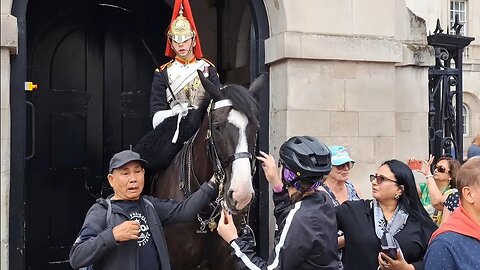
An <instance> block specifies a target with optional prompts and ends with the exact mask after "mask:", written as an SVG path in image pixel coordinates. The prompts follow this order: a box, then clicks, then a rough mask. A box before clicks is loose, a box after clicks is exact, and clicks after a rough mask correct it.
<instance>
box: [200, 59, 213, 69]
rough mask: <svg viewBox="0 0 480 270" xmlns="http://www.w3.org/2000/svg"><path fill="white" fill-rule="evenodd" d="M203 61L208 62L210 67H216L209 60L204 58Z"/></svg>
mask: <svg viewBox="0 0 480 270" xmlns="http://www.w3.org/2000/svg"><path fill="white" fill-rule="evenodd" d="M202 60H203V61H205V62H207V63H208V64H210V66H212V67H215V65H214V64H213V63H212V62H210V61H209V60H207V59H206V58H202Z"/></svg>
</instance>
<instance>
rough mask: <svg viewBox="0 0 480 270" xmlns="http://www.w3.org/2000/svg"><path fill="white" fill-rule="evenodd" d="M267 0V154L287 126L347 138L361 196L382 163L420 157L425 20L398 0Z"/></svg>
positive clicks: (331, 140)
mask: <svg viewBox="0 0 480 270" xmlns="http://www.w3.org/2000/svg"><path fill="white" fill-rule="evenodd" d="M265 2H266V5H267V9H268V14H269V17H270V22H271V31H272V35H271V37H270V38H269V39H268V40H267V41H266V44H265V46H266V61H267V63H268V64H270V67H271V68H270V76H271V78H270V79H271V80H270V102H271V104H270V107H271V111H270V116H271V118H270V132H271V144H270V145H271V149H270V151H271V153H273V154H274V155H278V147H279V146H280V145H281V143H282V142H283V141H285V140H286V139H287V138H288V137H291V136H294V135H312V136H315V137H317V138H319V139H320V140H322V141H324V142H325V143H327V144H329V145H333V144H341V145H345V146H347V148H348V149H349V151H350V153H351V156H352V158H354V159H355V160H356V161H357V162H356V165H355V168H354V169H353V170H352V171H351V176H352V177H351V179H352V181H353V182H354V183H355V184H356V185H357V186H358V187H360V189H361V190H362V193H363V194H364V196H365V197H370V196H371V188H370V183H369V180H368V175H369V174H371V173H374V172H375V171H376V169H377V168H378V166H379V165H380V164H381V162H383V161H385V160H387V159H392V158H398V159H400V160H405V159H406V158H407V157H408V156H411V155H415V156H419V157H426V156H427V154H428V140H427V125H428V124H427V113H428V96H427V82H428V79H427V78H428V72H427V70H428V65H431V64H433V60H434V58H433V50H432V48H431V47H429V46H427V45H426V28H425V22H424V21H423V20H422V19H421V18H418V17H417V16H415V15H414V14H413V13H412V12H411V11H410V10H408V9H407V8H406V6H405V2H404V1H403V0H398V1H373V0H367V1H362V2H361V4H359V3H357V2H358V1H334V2H331V1H318V0H303V1H295V2H292V1H265ZM373 9H375V10H382V13H376V14H375V15H376V16H371V12H372V10H373ZM340 13H341V14H340ZM272 14H276V15H275V16H274V17H273V18H272V17H271V15H272ZM281 14H284V16H285V20H284V21H279V20H280V18H278V17H277V16H281ZM377 15H378V16H377ZM339 18H342V19H339Z"/></svg>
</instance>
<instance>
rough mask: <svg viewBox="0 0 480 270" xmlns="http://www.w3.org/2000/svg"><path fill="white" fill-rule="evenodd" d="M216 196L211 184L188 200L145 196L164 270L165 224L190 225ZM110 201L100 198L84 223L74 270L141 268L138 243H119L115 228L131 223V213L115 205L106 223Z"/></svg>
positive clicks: (74, 252) (73, 256)
mask: <svg viewBox="0 0 480 270" xmlns="http://www.w3.org/2000/svg"><path fill="white" fill-rule="evenodd" d="M215 196H216V190H215V188H213V187H212V186H210V185H209V184H208V183H205V184H203V185H202V186H201V188H200V189H199V190H198V191H196V192H195V193H193V194H192V195H191V196H190V197H188V198H187V199H186V200H184V201H181V202H176V201H174V200H162V199H158V198H154V197H151V196H143V198H146V199H147V200H149V201H150V202H151V203H152V205H153V206H154V208H155V209H153V208H152V207H151V205H150V204H148V203H145V201H144V200H143V199H142V200H141V207H142V208H143V211H144V213H145V216H146V218H147V221H148V226H149V227H150V233H151V235H152V239H153V241H154V243H155V246H156V248H157V252H158V256H159V258H160V265H161V269H162V270H169V269H170V260H169V257H168V250H167V244H166V241H165V235H164V233H163V227H162V226H163V225H166V224H172V223H178V222H187V221H191V220H193V219H194V218H195V217H196V214H197V213H198V212H199V211H200V209H202V208H203V207H204V206H205V205H206V204H207V203H208V201H209V199H210V198H213V197H215ZM106 215H107V202H106V201H105V200H104V199H98V200H97V202H96V203H95V204H94V205H93V206H92V207H91V208H90V210H89V211H88V213H87V216H86V218H85V221H84V223H83V226H82V229H81V230H80V234H79V236H78V238H77V240H76V241H75V243H74V244H73V247H72V250H71V251H70V264H71V265H72V267H73V268H74V269H77V268H80V267H85V266H89V265H92V264H93V266H94V269H95V270H101V269H103V270H107V269H116V270H118V269H128V270H134V269H139V260H138V258H139V254H138V248H137V242H136V241H133V240H132V241H127V242H121V243H116V241H115V239H114V237H113V232H112V229H113V227H115V226H117V225H118V224H120V223H122V222H124V221H127V220H129V218H128V216H127V214H126V213H125V212H124V211H123V209H121V208H120V207H118V206H117V205H115V204H113V203H112V213H111V216H110V220H109V222H108V223H109V224H108V227H107V224H106Z"/></svg>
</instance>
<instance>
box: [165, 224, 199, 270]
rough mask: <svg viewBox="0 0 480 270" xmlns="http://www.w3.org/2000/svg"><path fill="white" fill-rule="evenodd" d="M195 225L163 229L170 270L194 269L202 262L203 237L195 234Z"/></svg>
mask: <svg viewBox="0 0 480 270" xmlns="http://www.w3.org/2000/svg"><path fill="white" fill-rule="evenodd" d="M194 226H197V227H198V224H197V223H195V222H194V223H193V224H192V223H179V224H174V225H169V226H166V227H165V228H164V230H165V237H166V240H167V246H168V252H169V254H170V264H171V268H172V270H189V269H195V267H196V266H197V265H199V264H200V263H201V262H202V257H203V246H204V242H205V241H204V240H205V235H202V234H197V233H196V232H195V231H196V229H194Z"/></svg>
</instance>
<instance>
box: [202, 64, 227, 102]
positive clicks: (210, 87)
mask: <svg viewBox="0 0 480 270" xmlns="http://www.w3.org/2000/svg"><path fill="white" fill-rule="evenodd" d="M197 73H198V77H199V78H200V81H201V82H202V85H203V88H205V91H207V92H208V94H210V96H211V97H212V98H213V100H220V99H222V95H221V92H220V87H218V86H216V85H215V84H213V83H212V82H211V81H210V80H209V79H207V78H205V76H204V75H203V72H201V71H200V70H197Z"/></svg>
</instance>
